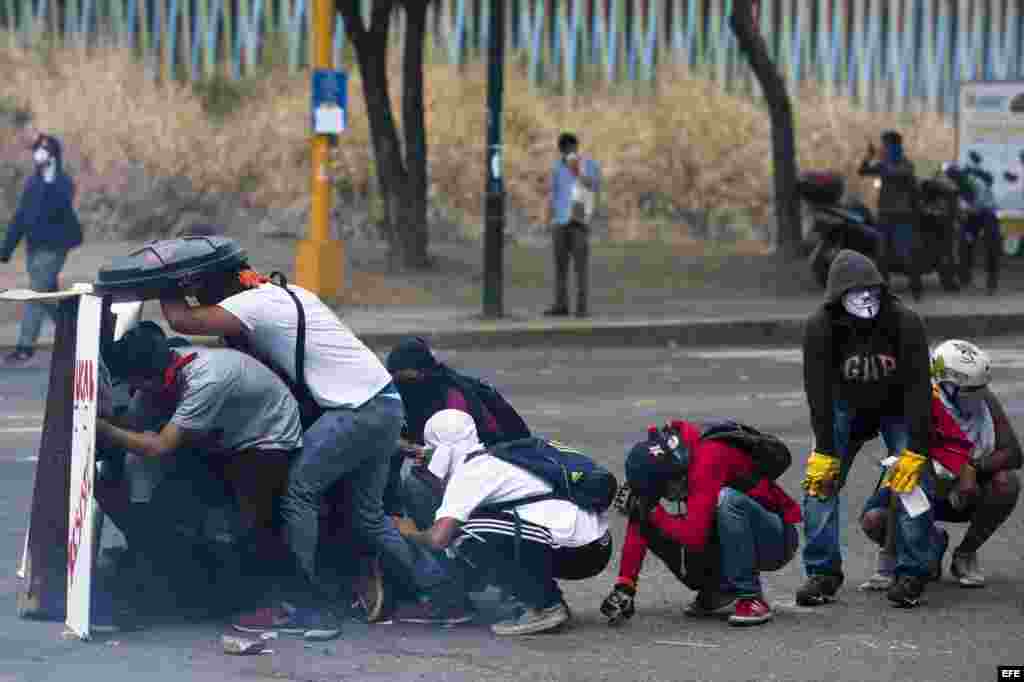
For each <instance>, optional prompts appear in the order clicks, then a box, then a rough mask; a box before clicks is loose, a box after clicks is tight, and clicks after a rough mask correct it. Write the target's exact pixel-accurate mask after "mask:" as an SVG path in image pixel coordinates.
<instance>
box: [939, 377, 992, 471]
mask: <svg viewBox="0 0 1024 682" xmlns="http://www.w3.org/2000/svg"><path fill="white" fill-rule="evenodd" d="M939 397H940V399H941V400H942V404H943V405H944V406H945V407H946V410H947V411H948V412H949V413H950V414H951V415H952V416H953V419H954V420H955V421H956V423H957V425H958V426H959V427H960V430H961V431H963V433H964V436H966V437H967V440H969V441H970V442H971V444H972V445H973V446H974V448H973V449H972V450H971V459H972V460H974V461H977V460H979V459H981V458H983V457H987V456H988V455H990V454H992V452H993V451H995V449H996V429H995V422H994V421H993V419H992V412H991V411H990V410H989V409H988V403H986V402H985V398H984V396H983V395H982V393H981V391H971V392H967V391H961V390H959V389H958V388H957V387H956V386H954V385H953V384H950V383H949V382H945V381H943V382H942V383H940V384H939Z"/></svg>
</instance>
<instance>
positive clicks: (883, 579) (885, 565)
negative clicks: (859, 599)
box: [860, 549, 896, 592]
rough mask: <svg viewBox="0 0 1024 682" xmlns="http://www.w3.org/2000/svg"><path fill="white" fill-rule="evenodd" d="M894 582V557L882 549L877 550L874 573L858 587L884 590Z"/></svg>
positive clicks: (868, 590) (875, 590) (870, 590)
mask: <svg viewBox="0 0 1024 682" xmlns="http://www.w3.org/2000/svg"><path fill="white" fill-rule="evenodd" d="M894 582H896V557H894V556H892V555H891V554H889V553H888V552H886V551H885V550H884V549H879V550H878V558H877V559H876V563H875V574H874V575H873V576H871V577H870V578H868V579H867V581H866V582H864V583H861V586H860V589H861V590H864V591H866V592H884V591H885V590H888V589H889V588H890V587H892V584H893V583H894Z"/></svg>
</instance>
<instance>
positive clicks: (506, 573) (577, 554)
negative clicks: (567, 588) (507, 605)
mask: <svg viewBox="0 0 1024 682" xmlns="http://www.w3.org/2000/svg"><path fill="white" fill-rule="evenodd" d="M511 518H512V517H511V515H510V514H488V515H481V516H480V517H477V516H474V517H473V519H471V520H470V522H469V523H468V524H467V525H466V527H467V528H469V529H470V530H471V532H472V533H473V534H474V535H475V536H476V537H473V536H469V535H465V536H462V537H461V538H460V541H459V542H458V545H457V549H456V552H457V554H458V556H459V558H460V559H462V560H463V561H465V562H466V563H467V564H469V567H470V570H473V571H482V572H493V574H494V575H495V577H496V579H497V583H498V586H499V587H500V588H501V589H502V591H503V592H508V593H509V594H512V595H514V596H515V597H516V598H517V599H518V600H519V601H520V602H522V603H523V604H524V605H526V606H527V607H530V608H537V609H542V608H548V607H551V606H555V605H556V604H558V603H560V602H561V601H562V590H561V589H560V588H559V587H558V583H557V582H555V581H556V580H559V579H560V580H586V579H587V578H593V577H594V576H596V575H598V574H599V573H601V571H603V570H604V569H605V567H606V566H607V565H608V562H609V561H610V560H611V557H612V536H611V532H606V533H605V534H604V535H603V536H602V537H601V538H599V539H598V540H595V541H594V542H591V543H590V544H589V545H584V546H582V547H571V548H570V547H558V548H555V547H552V546H551V545H550V544H547V543H544V542H537V541H535V540H532V539H530V537H529V535H530V533H531V529H532V530H536V529H538V528H539V527H538V526H535V525H534V524H531V523H528V522H526V521H523V522H522V525H523V527H524V531H525V534H524V535H523V537H522V538H521V539H519V541H518V542H517V539H516V536H515V535H514V534H508V532H507V529H506V530H505V532H501V531H499V530H496V529H497V528H499V527H501V526H502V525H507V524H508V523H511V521H510V520H511ZM478 519H487V520H488V521H490V520H492V519H493V520H496V521H499V523H498V524H495V525H492V526H491V528H488V527H487V526H484V527H479V526H478V525H477V524H474V523H473V522H474V521H477V520H478ZM517 545H518V547H517Z"/></svg>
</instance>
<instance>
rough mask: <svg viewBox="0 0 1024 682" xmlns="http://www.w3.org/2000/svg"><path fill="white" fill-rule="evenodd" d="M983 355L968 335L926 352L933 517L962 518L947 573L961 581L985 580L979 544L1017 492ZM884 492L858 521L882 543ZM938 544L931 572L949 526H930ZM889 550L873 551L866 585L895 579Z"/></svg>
mask: <svg viewBox="0 0 1024 682" xmlns="http://www.w3.org/2000/svg"><path fill="white" fill-rule="evenodd" d="M991 379H992V370H991V362H990V360H989V357H988V354H987V353H986V352H985V351H983V350H982V349H981V348H979V347H978V346H976V345H975V344H973V343H971V342H969V341H962V340H958V339H953V340H949V341H946V342H944V343H941V344H939V345H938V346H937V347H936V348H935V350H934V351H933V352H932V382H933V391H932V432H931V454H932V463H933V465H934V468H935V473H936V479H937V480H936V486H935V494H934V495H933V496H932V502H933V503H934V505H935V520H936V521H944V522H946V523H966V524H968V526H967V532H966V534H965V535H964V538H963V540H962V541H961V542H960V545H959V546H958V547H957V548H956V549H955V550H954V551H953V558H952V562H951V564H950V572H951V573H952V574H953V577H954V578H956V580H957V582H959V584H960V585H961V587H984V585H985V576H984V574H982V572H981V570H980V569H979V567H978V550H979V549H980V548H981V546H982V545H983V544H984V543H985V542H986V541H987V540H988V539H989V538H990V537H992V535H993V534H994V533H995V532H996V530H997V529H998V528H999V527H1000V526H1001V525H1002V524H1003V523H1004V522H1005V521H1006V520H1007V519H1008V518H1009V517H1010V514H1012V513H1013V510H1014V508H1015V507H1016V505H1017V498H1018V497H1019V496H1020V479H1019V478H1018V476H1017V473H1016V471H1014V470H1015V469H1019V468H1020V466H1021V447H1020V442H1019V441H1018V440H1017V434H1016V433H1015V432H1014V429H1013V426H1012V425H1011V424H1010V421H1009V419H1008V418H1007V416H1006V410H1005V409H1004V408H1003V405H1002V403H1001V402H1000V400H999V398H998V397H996V395H995V394H994V393H993V392H992V391H991V389H990V388H989V387H988V385H989V382H990V381H991ZM882 497H884V495H880V496H879V498H880V499H879V500H878V504H876V505H874V508H872V509H870V510H869V511H867V512H866V513H865V514H864V517H863V519H862V522H861V524H862V527H863V529H864V532H865V533H866V534H867V535H868V537H869V538H871V539H872V540H873V541H875V542H876V543H878V544H879V545H883V544H884V542H885V539H886V531H887V517H886V514H885V510H884V508H883V507H884V500H883V499H881V498H882ZM933 544H934V545H935V546H936V547H938V548H939V552H938V561H937V562H936V563H935V567H934V570H933V574H932V576H931V577H933V578H934V579H936V580H937V579H939V578H940V577H941V574H942V563H941V561H942V556H943V555H944V554H945V552H946V548H947V547H948V546H949V533H948V532H947V531H946V530H945V529H943V528H939V527H936V528H935V532H934V539H933ZM893 573H894V561H893V557H892V556H891V555H889V554H888V553H886V552H885V551H884V550H883V551H882V552H880V553H879V564H878V571H877V573H876V575H875V576H873V578H872V581H870V583H869V585H866V587H870V588H873V589H885V586H886V585H887V584H891V582H892V581H893Z"/></svg>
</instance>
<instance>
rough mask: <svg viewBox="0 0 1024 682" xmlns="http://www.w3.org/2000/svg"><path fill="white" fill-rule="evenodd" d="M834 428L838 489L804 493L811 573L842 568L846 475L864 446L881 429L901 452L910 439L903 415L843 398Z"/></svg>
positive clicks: (806, 565) (806, 550) (806, 549)
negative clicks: (824, 494)
mask: <svg viewBox="0 0 1024 682" xmlns="http://www.w3.org/2000/svg"><path fill="white" fill-rule="evenodd" d="M832 432H833V439H834V441H835V450H836V451H835V452H834V453H833V455H834V456H836V457H838V458H839V481H838V482H837V485H836V492H835V494H834V495H832V496H831V497H829V498H826V499H821V498H819V497H815V496H811V495H804V501H803V513H804V542H805V544H804V552H803V558H804V569H805V570H806V571H807V575H825V574H832V573H838V572H839V571H841V570H842V566H843V557H842V552H841V550H840V542H839V532H840V528H841V525H842V520H841V519H840V518H839V517H840V500H839V494H840V492H842V489H843V486H845V485H846V477H847V475H848V474H849V472H850V467H851V466H852V464H853V460H854V458H855V457H856V456H857V452H858V451H860V448H861V446H862V445H863V444H864V443H866V442H867V441H869V440H872V439H873V438H875V437H876V436H877V435H878V434H879V432H880V433H881V435H882V440H883V441H884V442H885V446H886V447H887V448H888V449H889V452H890V453H892V454H896V455H898V454H899V453H900V452H902V451H903V449H904V448H906V447H907V443H908V442H909V441H910V431H909V428H908V427H907V423H906V419H905V418H904V417H903V416H902V415H894V416H887V415H881V414H878V413H873V412H869V411H865V410H861V411H860V412H855V411H854V410H853V409H852V408H850V407H849V406H848V405H847V404H846V403H845V402H844V401H842V400H837V401H836V402H835V404H834V407H833V427H832ZM904 513H905V512H904ZM920 518H921V517H918V519H920Z"/></svg>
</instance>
